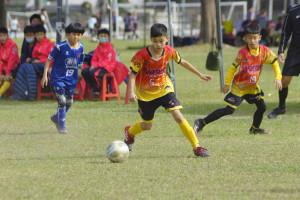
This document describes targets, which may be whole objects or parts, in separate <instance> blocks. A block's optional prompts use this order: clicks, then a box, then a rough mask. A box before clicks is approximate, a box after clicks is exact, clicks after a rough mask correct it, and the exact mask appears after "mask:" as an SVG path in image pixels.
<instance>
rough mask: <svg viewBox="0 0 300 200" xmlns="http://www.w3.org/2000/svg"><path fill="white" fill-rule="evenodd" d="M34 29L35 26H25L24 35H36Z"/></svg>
mask: <svg viewBox="0 0 300 200" xmlns="http://www.w3.org/2000/svg"><path fill="white" fill-rule="evenodd" d="M34 32H35V31H34V27H33V26H25V28H24V34H26V33H34Z"/></svg>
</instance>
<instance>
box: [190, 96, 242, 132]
mask: <svg viewBox="0 0 300 200" xmlns="http://www.w3.org/2000/svg"><path fill="white" fill-rule="evenodd" d="M224 101H225V103H226V104H227V106H226V107H225V108H221V109H217V110H215V111H214V112H212V113H211V114H209V115H208V116H207V117H205V118H204V119H201V118H199V119H196V120H195V122H194V127H193V128H194V131H195V133H196V134H197V135H198V134H199V132H200V131H201V130H202V129H203V127H204V126H205V125H207V124H209V123H211V122H213V121H216V120H218V119H220V118H221V117H223V116H225V115H231V114H233V113H234V111H235V109H236V108H237V107H238V106H239V105H240V104H241V103H242V101H243V97H239V96H236V95H234V94H232V93H231V92H230V93H229V94H227V95H226V96H225V98H224Z"/></svg>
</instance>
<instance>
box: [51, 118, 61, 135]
mask: <svg viewBox="0 0 300 200" xmlns="http://www.w3.org/2000/svg"><path fill="white" fill-rule="evenodd" d="M51 121H52V122H53V123H54V124H55V126H56V129H57V130H58V131H59V128H58V122H57V121H56V120H55V119H54V115H52V116H51Z"/></svg>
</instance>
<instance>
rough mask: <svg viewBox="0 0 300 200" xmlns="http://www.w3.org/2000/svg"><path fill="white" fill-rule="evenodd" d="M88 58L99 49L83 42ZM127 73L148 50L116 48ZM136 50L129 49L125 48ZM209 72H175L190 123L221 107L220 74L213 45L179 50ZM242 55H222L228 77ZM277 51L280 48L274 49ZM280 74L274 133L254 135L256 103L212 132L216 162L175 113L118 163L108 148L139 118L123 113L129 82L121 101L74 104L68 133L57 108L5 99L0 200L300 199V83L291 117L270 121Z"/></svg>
mask: <svg viewBox="0 0 300 200" xmlns="http://www.w3.org/2000/svg"><path fill="white" fill-rule="evenodd" d="M83 41H84V46H85V51H86V52H88V51H89V50H92V49H93V48H95V47H96V45H97V43H90V42H89V40H87V39H85V40H83ZM114 44H115V47H116V49H117V50H118V52H119V53H120V56H121V60H122V61H123V62H124V63H125V64H126V65H127V66H129V63H130V59H131V57H132V56H133V55H134V53H135V52H136V51H137V50H135V49H134V47H135V46H136V47H139V46H142V42H129V41H114ZM128 46H130V47H133V48H130V50H128V49H127V47H128ZM176 49H177V50H178V51H179V53H180V54H181V56H182V57H183V58H184V59H186V60H188V61H190V62H191V63H192V64H193V65H194V66H195V67H197V68H198V69H199V70H200V71H201V72H202V73H206V74H211V75H212V76H213V77H214V81H213V82H211V83H209V84H207V85H205V84H204V82H203V81H202V80H200V79H199V78H197V77H196V76H195V75H193V74H191V73H190V72H188V71H187V70H185V69H183V68H182V67H181V66H180V65H176V76H177V79H176V80H177V91H178V99H179V100H180V102H181V104H182V105H183V110H182V113H183V115H184V116H185V118H186V119H187V120H188V121H189V122H190V124H191V125H192V124H193V121H194V119H195V118H198V117H205V116H206V115H207V114H209V113H210V112H212V111H214V110H215V109H217V108H221V107H224V106H225V105H224V104H223V98H224V94H221V93H220V92H219V90H220V87H219V73H218V72H210V71H206V69H205V67H204V65H205V60H206V55H207V53H208V49H209V48H208V46H206V45H197V46H192V47H182V48H176ZM237 51H238V48H232V47H227V46H225V47H224V67H225V74H226V72H227V69H228V68H229V66H230V64H231V63H232V61H233V59H234V58H235V56H236V54H237ZM274 51H275V52H276V51H277V49H276V48H275V49H274ZM273 80H274V73H273V70H272V68H271V66H270V65H265V66H264V69H263V71H262V74H261V77H260V81H259V83H260V86H261V88H262V89H263V91H264V93H265V101H266V104H267V106H268V110H267V112H266V114H265V118H264V120H263V123H262V125H261V127H262V128H264V129H268V130H270V131H272V134H270V135H250V134H249V133H248V130H249V128H250V126H251V123H252V116H253V113H254V112H255V106H254V105H248V104H247V103H243V104H241V106H240V107H239V108H238V109H237V110H236V112H235V113H234V114H233V115H231V116H227V117H224V118H221V119H220V120H218V121H216V122H214V123H211V124H209V125H208V126H206V127H205V128H204V130H203V131H202V132H201V134H200V137H199V140H200V143H201V144H202V145H203V146H204V147H205V148H207V149H208V150H209V151H210V153H211V156H210V157H208V158H196V157H195V156H194V155H193V152H192V148H191V146H190V144H189V142H188V141H187V139H186V138H185V137H184V136H183V134H182V133H181V132H180V129H179V127H178V125H177V124H176V123H175V122H174V120H173V119H172V116H171V115H170V114H169V113H166V112H165V111H164V110H163V109H162V108H160V109H158V110H157V112H156V115H155V121H154V126H153V129H152V130H151V131H148V132H145V133H142V134H140V135H138V136H137V137H136V143H135V145H134V150H133V151H132V152H131V153H130V156H129V159H128V160H127V161H126V162H124V163H121V164H118V163H111V162H110V161H109V160H108V159H107V158H106V156H105V152H106V147H107V145H108V144H109V143H110V142H111V141H113V140H123V136H124V131H123V130H124V127H125V126H126V125H129V124H133V123H135V122H136V121H138V120H139V115H138V113H137V103H133V104H129V105H124V96H125V89H126V88H125V84H124V83H123V84H122V85H121V86H120V90H121V95H122V97H123V98H122V100H121V102H118V101H116V100H112V101H109V102H105V103H103V102H100V101H75V102H74V104H73V106H72V108H71V109H70V111H69V113H68V114H67V122H66V124H67V128H68V131H69V133H68V134H67V135H60V134H58V133H57V132H56V129H55V126H54V125H53V124H52V123H51V121H50V116H51V115H52V114H54V113H55V111H56V106H57V103H56V102H55V101H52V100H47V99H44V100H42V101H40V102H24V101H13V100H1V101H0V112H1V114H0V179H1V182H0V199H230V200H231V199H289V200H290V199H299V196H300V175H299V174H300V155H299V154H300V145H299V144H300V135H299V132H300V128H299V125H298V123H299V120H300V102H299V96H300V82H299V79H298V78H297V77H296V78H294V80H293V81H292V83H291V85H290V87H289V96H288V99H287V114H286V115H283V116H279V117H278V118H277V119H274V120H269V119H267V117H266V115H267V113H269V112H270V111H271V110H272V109H273V108H275V107H276V106H277V104H278V95H277V91H276V90H275V86H274V85H273Z"/></svg>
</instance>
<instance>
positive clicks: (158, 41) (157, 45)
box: [150, 35, 170, 51]
mask: <svg viewBox="0 0 300 200" xmlns="http://www.w3.org/2000/svg"><path fill="white" fill-rule="evenodd" d="M169 38H170V37H169V36H164V35H162V36H158V37H151V38H150V39H151V42H152V45H153V47H154V49H155V50H156V51H162V50H163V48H164V47H165V45H166V43H167V42H168V41H169Z"/></svg>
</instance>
